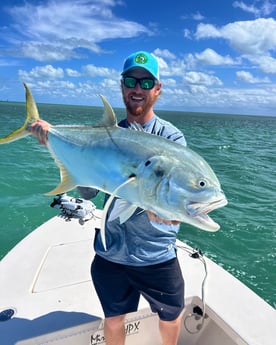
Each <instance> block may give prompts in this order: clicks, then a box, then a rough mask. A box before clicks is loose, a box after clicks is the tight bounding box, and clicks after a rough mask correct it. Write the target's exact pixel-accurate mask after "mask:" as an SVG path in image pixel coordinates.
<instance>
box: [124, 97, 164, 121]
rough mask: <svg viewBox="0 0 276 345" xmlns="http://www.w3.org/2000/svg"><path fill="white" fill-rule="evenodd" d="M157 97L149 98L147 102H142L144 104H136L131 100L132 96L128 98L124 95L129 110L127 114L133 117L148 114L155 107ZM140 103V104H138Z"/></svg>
mask: <svg viewBox="0 0 276 345" xmlns="http://www.w3.org/2000/svg"><path fill="white" fill-rule="evenodd" d="M156 98H157V97H156V96H154V97H149V98H147V100H146V101H143V102H141V103H142V104H136V102H134V101H132V100H131V95H129V96H128V98H127V97H126V96H125V95H124V94H123V100H124V103H125V106H126V109H127V112H128V113H129V114H130V115H132V116H141V115H143V114H146V113H147V112H148V111H149V110H150V109H151V108H152V107H153V105H154V103H155V101H156ZM137 103H140V102H137Z"/></svg>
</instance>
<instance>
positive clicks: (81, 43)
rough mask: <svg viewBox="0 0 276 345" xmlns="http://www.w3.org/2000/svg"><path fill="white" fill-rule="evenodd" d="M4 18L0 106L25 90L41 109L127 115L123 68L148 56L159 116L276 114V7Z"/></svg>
mask: <svg viewBox="0 0 276 345" xmlns="http://www.w3.org/2000/svg"><path fill="white" fill-rule="evenodd" d="M0 18H1V22H0V100H9V101H24V89H23V86H22V82H23V81H24V82H26V83H27V84H28V85H29V87H30V88H31V90H32V93H33V95H34V97H35V99H36V101H37V102H43V103H61V104H82V105H100V104H101V102H100V99H99V97H98V94H99V93H102V94H103V95H105V96H106V97H107V99H108V100H109V102H110V103H111V105H112V106H114V107H123V103H122V99H121V92H120V86H119V80H120V72H121V69H122V65H123V60H124V59H125V57H126V56H127V55H129V54H131V53H133V52H134V51H137V50H147V51H149V52H151V53H153V54H154V55H155V56H156V57H157V59H158V60H159V64H160V76H161V81H162V83H163V93H162V96H161V98H160V99H159V100H158V102H157V104H156V109H172V110H183V111H202V112H217V113H236V114H253V115H258V114H260V115H276V19H275V18H276V3H275V1H274V0H244V1H236V0H193V1H184V0H183V1H179V0H170V1H154V0H152V1H149V0H138V1H135V0H91V1H89V0H75V1H68V0H56V1H53V0H49V1H48V0H46V1H28V0H26V1H7V0H2V1H1V5H0ZM0 106H1V104H0Z"/></svg>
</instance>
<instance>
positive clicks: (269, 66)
mask: <svg viewBox="0 0 276 345" xmlns="http://www.w3.org/2000/svg"><path fill="white" fill-rule="evenodd" d="M245 57H246V58H247V59H248V60H249V61H250V62H251V63H254V64H257V65H258V66H259V68H260V70H261V71H262V72H264V73H268V74H276V59H274V58H273V57H271V56H269V55H262V56H259V55H256V56H253V55H248V56H245Z"/></svg>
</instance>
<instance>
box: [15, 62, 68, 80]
mask: <svg viewBox="0 0 276 345" xmlns="http://www.w3.org/2000/svg"><path fill="white" fill-rule="evenodd" d="M18 75H19V77H20V78H21V79H22V80H23V81H30V80H33V79H40V78H41V79H52V80H53V79H61V78H63V77H64V71H63V69H62V68H59V67H58V68H55V67H53V66H52V65H46V66H39V67H34V68H32V69H31V71H30V72H26V71H23V70H21V69H20V70H19V71H18Z"/></svg>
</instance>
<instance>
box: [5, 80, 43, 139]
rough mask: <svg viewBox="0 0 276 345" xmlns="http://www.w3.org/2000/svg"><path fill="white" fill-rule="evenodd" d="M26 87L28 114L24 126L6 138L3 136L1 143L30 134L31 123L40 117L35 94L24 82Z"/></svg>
mask: <svg viewBox="0 0 276 345" xmlns="http://www.w3.org/2000/svg"><path fill="white" fill-rule="evenodd" d="M24 87H25V90H26V108H27V115H26V119H25V122H24V124H23V126H22V127H20V128H18V129H16V130H15V131H13V132H11V133H10V134H8V135H7V136H5V137H4V138H1V139H0V144H8V143H11V142H13V141H16V140H19V139H21V138H24V137H26V136H28V135H30V132H29V131H28V126H29V124H30V123H32V122H34V121H36V120H38V119H39V113H38V110H37V106H36V103H35V100H34V98H33V95H32V93H31V91H30V89H29V88H28V86H27V85H26V84H25V83H24Z"/></svg>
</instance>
